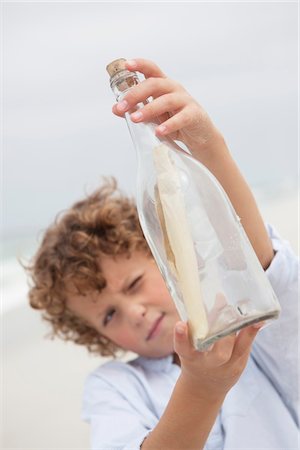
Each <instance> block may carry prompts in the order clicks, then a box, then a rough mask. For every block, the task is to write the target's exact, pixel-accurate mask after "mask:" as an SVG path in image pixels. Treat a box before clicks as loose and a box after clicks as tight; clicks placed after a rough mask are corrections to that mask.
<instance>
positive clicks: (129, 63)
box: [126, 59, 137, 68]
mask: <svg viewBox="0 0 300 450" xmlns="http://www.w3.org/2000/svg"><path fill="white" fill-rule="evenodd" d="M126 64H128V66H130V67H132V68H134V67H136V66H137V64H136V61H135V60H134V59H128V60H127V61H126Z"/></svg>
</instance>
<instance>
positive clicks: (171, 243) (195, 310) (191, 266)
mask: <svg viewBox="0 0 300 450" xmlns="http://www.w3.org/2000/svg"><path fill="white" fill-rule="evenodd" d="M153 160H154V165H155V169H156V175H157V189H158V195H157V196H156V198H158V199H159V204H158V205H157V207H158V216H159V217H160V222H161V226H162V230H163V233H164V234H167V237H165V244H166V243H167V246H168V247H169V248H167V249H166V253H167V258H168V255H170V250H171V254H172V263H173V264H172V265H174V266H175V269H176V275H177V279H178V284H179V286H180V289H181V292H182V296H183V301H184V305H185V308H186V312H187V316H188V322H189V327H190V332H191V335H192V339H193V343H194V345H195V347H197V341H198V339H200V340H202V339H204V338H205V337H206V336H207V333H208V321H207V315H206V310H205V306H204V302H203V298H202V292H201V285H200V279H199V274H198V264H197V256H196V253H195V248H194V243H193V239H192V236H191V232H190V229H189V224H188V219H187V215H186V208H185V203H184V197H183V193H182V188H181V184H180V177H179V173H178V169H177V168H176V166H175V164H174V163H173V161H172V159H171V156H170V150H169V148H168V147H167V146H166V145H164V144H160V145H159V146H157V147H155V148H154V150H153ZM162 215H163V220H162V217H161V216H162Z"/></svg>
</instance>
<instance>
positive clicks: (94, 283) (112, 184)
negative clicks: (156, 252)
mask: <svg viewBox="0 0 300 450" xmlns="http://www.w3.org/2000/svg"><path fill="white" fill-rule="evenodd" d="M135 250H141V251H144V252H145V253H147V254H149V255H150V250H149V247H148V245H147V243H146V240H145V238H144V235H143V232H142V229H141V227H140V223H139V220H138V215H137V209H136V205H135V202H134V200H132V199H130V198H128V197H127V196H125V195H124V194H122V192H121V191H120V190H119V189H118V187H117V182H116V180H115V179H114V178H109V179H105V181H104V183H103V185H102V187H101V188H99V189H98V190H96V191H95V192H93V193H92V194H91V195H89V196H87V198H85V199H84V200H82V201H79V202H77V203H75V204H74V205H73V206H72V207H71V208H70V209H69V210H66V211H64V212H62V213H61V214H59V215H58V216H57V218H56V220H55V222H54V223H53V224H52V225H51V226H50V227H49V228H48V229H47V231H46V233H45V235H44V237H43V240H42V243H41V245H40V247H39V249H38V251H37V253H36V255H35V257H34V258H33V261H32V263H31V264H30V265H29V266H28V267H27V271H28V273H29V275H30V278H31V288H30V291H29V301H30V305H31V306H32V307H33V308H35V309H39V310H42V311H43V315H42V316H43V318H44V319H45V320H46V321H48V322H50V324H51V326H52V334H51V336H52V337H54V336H59V337H61V338H63V339H64V340H69V341H73V342H75V343H76V344H80V345H85V346H86V347H87V348H88V350H89V351H91V352H95V353H98V354H101V355H102V356H115V355H116V351H117V350H118V347H117V346H116V345H115V344H114V343H112V342H111V341H109V340H108V339H107V338H106V337H105V336H102V335H101V334H100V333H99V332H98V331H96V330H95V329H94V328H92V327H91V326H90V325H88V324H87V323H85V321H84V320H83V319H80V318H79V317H77V316H75V314H73V313H72V312H71V311H70V310H69V309H68V308H67V304H66V299H67V295H68V294H70V286H72V287H73V289H74V287H75V289H76V291H77V292H78V293H79V294H81V295H85V294H86V293H87V292H89V291H91V290H98V291H99V292H101V290H102V289H103V288H104V287H105V283H106V282H105V279H104V277H103V274H102V273H101V269H100V268H99V264H97V259H98V260H99V256H101V254H105V255H111V256H117V255H128V256H129V255H130V254H131V253H132V252H133V251H135Z"/></svg>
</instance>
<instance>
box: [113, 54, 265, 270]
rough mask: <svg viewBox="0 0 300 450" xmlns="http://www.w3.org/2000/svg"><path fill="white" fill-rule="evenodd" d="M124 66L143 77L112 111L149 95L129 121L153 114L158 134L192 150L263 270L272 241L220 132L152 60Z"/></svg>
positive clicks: (120, 112)
mask: <svg viewBox="0 0 300 450" xmlns="http://www.w3.org/2000/svg"><path fill="white" fill-rule="evenodd" d="M126 66H127V68H128V70H132V71H138V72H141V73H143V74H144V76H145V78H146V80H144V81H143V82H141V83H140V84H138V85H137V86H135V88H134V89H131V90H130V91H129V92H128V94H127V95H126V96H125V97H124V98H123V101H122V105H119V104H117V105H114V107H113V112H114V113H115V114H116V115H119V116H123V115H124V113H125V112H126V111H128V110H130V109H131V108H133V107H134V106H135V105H136V104H137V103H140V102H145V100H146V99H148V98H149V97H152V98H153V99H154V100H153V101H152V102H149V103H147V104H146V105H145V106H144V107H143V109H139V117H135V116H133V115H131V119H132V120H133V121H134V122H141V121H155V120H157V119H158V121H159V123H160V125H159V126H158V127H157V129H156V133H157V135H158V136H168V137H170V138H171V139H175V140H179V141H182V142H183V143H184V144H185V145H186V146H187V147H188V148H189V150H190V151H191V153H192V155H193V156H194V157H195V158H196V159H198V160H199V161H200V162H202V164H204V165H205V166H206V167H207V168H208V169H209V170H210V172H211V173H213V175H214V176H215V177H216V178H217V179H218V181H219V182H220V184H221V185H222V187H223V189H224V190H225V192H226V193H227V195H228V197H229V199H230V201H231V203H232V205H233V207H234V209H235V211H236V213H237V214H238V216H239V217H240V218H241V223H242V225H243V227H244V229H245V231H246V233H247V235H248V238H249V240H250V242H251V244H252V246H253V248H254V251H255V252H256V254H257V256H258V259H259V261H260V262H261V264H262V266H263V268H264V269H266V268H267V267H268V266H269V264H270V262H271V260H272V258H273V249H272V245H271V242H270V239H269V237H268V234H267V231H266V229H265V225H264V222H263V220H262V217H261V215H260V212H259V210H258V207H257V205H256V202H255V199H254V196H253V194H252V193H251V190H250V188H249V186H248V184H247V183H246V181H245V179H244V177H243V176H242V174H241V172H240V171H239V169H238V167H237V165H236V164H235V162H234V160H233V158H232V156H231V154H230V152H229V150H228V148H227V145H226V143H225V140H224V138H223V136H222V135H221V133H220V132H219V131H218V130H217V128H216V127H215V126H214V124H213V122H212V121H211V119H210V118H209V116H208V115H207V113H206V112H205V111H204V110H203V108H202V107H201V106H200V105H199V104H198V103H197V102H196V101H195V100H194V99H193V98H192V97H191V96H190V95H189V93H188V92H187V91H186V90H185V89H184V88H183V87H182V86H181V85H180V84H178V83H177V82H175V81H174V80H171V79H170V78H168V77H167V76H166V75H165V74H164V73H163V72H162V71H161V69H160V68H159V67H158V66H156V64H154V63H153V62H151V61H147V60H144V59H135V60H133V61H127V62H126ZM124 101H125V103H124ZM126 103H127V104H126Z"/></svg>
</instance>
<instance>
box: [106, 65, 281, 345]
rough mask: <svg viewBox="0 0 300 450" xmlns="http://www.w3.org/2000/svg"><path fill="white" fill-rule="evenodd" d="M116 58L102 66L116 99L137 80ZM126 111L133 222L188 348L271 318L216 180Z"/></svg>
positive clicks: (257, 269)
mask: <svg viewBox="0 0 300 450" xmlns="http://www.w3.org/2000/svg"><path fill="white" fill-rule="evenodd" d="M124 61H125V59H118V60H116V61H113V62H112V63H110V64H109V65H108V66H107V71H108V73H109V75H110V77H111V79H110V84H111V88H112V90H113V92H114V94H115V96H116V99H117V101H120V100H122V98H123V97H124V96H125V95H126V93H127V92H128V90H129V89H131V88H132V87H133V86H135V85H136V84H138V83H139V79H138V76H137V74H136V73H134V72H130V71H128V70H126V69H125V66H124ZM143 106H144V104H142V103H141V104H138V105H137V106H136V107H135V109H134V110H137V109H139V108H142V107H143ZM134 110H131V111H128V112H127V113H126V114H125V118H126V121H127V125H128V128H129V131H130V134H131V138H132V140H133V143H134V145H135V148H136V151H137V159H138V171H137V195H136V200H137V209H138V214H139V219H140V223H141V227H142V229H143V232H144V235H145V238H146V240H147V242H148V245H149V247H150V249H151V252H152V254H153V256H154V258H155V260H156V262H157V265H158V267H159V269H160V271H161V273H162V276H163V278H164V280H165V282H166V284H167V287H168V289H169V291H170V294H171V296H172V298H173V300H174V302H175V305H176V307H177V309H178V312H179V314H180V316H181V318H182V320H185V321H188V324H189V330H190V334H191V337H192V341H193V344H194V346H195V348H197V349H198V350H205V349H207V348H208V347H209V346H210V345H211V344H212V343H213V342H214V341H216V340H217V339H219V338H221V337H222V336H225V335H227V334H231V333H233V332H235V331H237V330H240V329H241V328H243V327H245V326H247V325H249V324H252V323H255V322H259V321H262V320H269V319H274V318H277V317H278V315H279V312H280V306H279V302H278V300H277V298H276V296H275V294H274V292H273V289H272V287H271V285H270V283H269V281H268V279H267V276H266V275H265V273H264V271H263V269H262V267H261V265H260V263H259V261H258V259H257V257H256V254H255V252H254V250H253V248H252V246H251V244H250V242H249V240H248V237H247V235H246V233H245V231H244V229H243V227H242V225H241V223H240V220H239V217H238V216H237V214H236V213H235V211H234V209H233V207H232V205H231V203H230V201H229V199H228V197H227V195H226V193H225V191H224V190H223V188H222V186H221V185H220V183H219V182H218V181H217V179H216V178H215V177H214V176H213V175H212V174H211V173H210V172H209V170H208V169H207V168H206V167H205V166H204V165H202V164H201V163H200V162H199V161H197V160H196V159H194V158H193V157H192V156H191V155H190V154H188V153H187V152H185V151H183V150H182V149H180V147H178V146H177V144H176V143H175V142H173V141H171V140H169V139H168V138H158V137H157V136H156V135H155V128H156V126H157V124H155V123H134V122H132V120H131V119H130V114H131V113H132V112H133V111H134Z"/></svg>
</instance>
